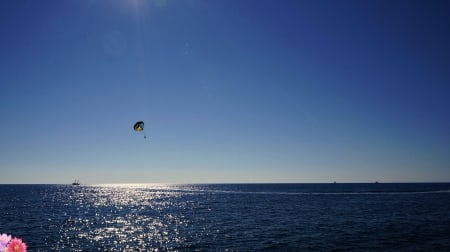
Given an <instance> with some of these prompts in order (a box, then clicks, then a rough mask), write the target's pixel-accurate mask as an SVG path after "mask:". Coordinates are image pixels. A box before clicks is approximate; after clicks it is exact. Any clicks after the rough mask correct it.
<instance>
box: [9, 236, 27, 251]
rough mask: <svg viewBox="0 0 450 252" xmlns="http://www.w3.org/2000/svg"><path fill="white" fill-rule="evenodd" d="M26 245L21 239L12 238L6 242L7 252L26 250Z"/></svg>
mask: <svg viewBox="0 0 450 252" xmlns="http://www.w3.org/2000/svg"><path fill="white" fill-rule="evenodd" d="M26 251H27V245H26V244H25V243H24V242H22V239H18V238H14V239H12V240H11V241H10V242H9V243H8V252H26Z"/></svg>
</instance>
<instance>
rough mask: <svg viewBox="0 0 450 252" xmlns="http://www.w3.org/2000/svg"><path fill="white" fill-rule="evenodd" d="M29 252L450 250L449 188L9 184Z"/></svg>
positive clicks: (6, 224) (0, 218)
mask: <svg viewBox="0 0 450 252" xmlns="http://www.w3.org/2000/svg"><path fill="white" fill-rule="evenodd" d="M0 198H1V199H2V200H1V201H0V233H8V234H12V235H13V236H17V237H20V238H22V239H23V240H24V242H26V243H27V245H28V247H29V251H105V250H106V251H139V250H141V251H157V250H158V251H253V250H258V251H260V250H266V251H267V250H269V251H309V250H311V251H349V250H353V251H354V250H356V251H450V184H438V183H433V184H384V183H380V184H339V183H338V184H210V185H151V184H143V185H97V186H69V185H0Z"/></svg>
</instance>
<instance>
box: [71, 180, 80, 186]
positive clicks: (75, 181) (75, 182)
mask: <svg viewBox="0 0 450 252" xmlns="http://www.w3.org/2000/svg"><path fill="white" fill-rule="evenodd" d="M72 185H80V181H79V180H78V179H75V180H74V181H73V182H72Z"/></svg>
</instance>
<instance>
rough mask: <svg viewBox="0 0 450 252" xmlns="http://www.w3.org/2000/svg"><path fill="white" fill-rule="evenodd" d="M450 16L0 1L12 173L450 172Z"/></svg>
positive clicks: (141, 178) (4, 114)
mask: <svg viewBox="0 0 450 252" xmlns="http://www.w3.org/2000/svg"><path fill="white" fill-rule="evenodd" d="M449 13H450V2H449V1H438V0H433V1H412V0H404V1H398V0H377V1H359V0H357V1H346V0H344V1H300V0H298V1H297V0H289V1H288V0H283V1H265V0H247V1H241V0H226V1H225V0H223V1H200V0H199V1H194V0H188V1H175V0H167V1H165V0H154V1H144V0H142V1H140V0H129V1H60V0H58V1H56V0H55V1H46V0H45V1H12V0H11V1H1V2H0V69H1V72H0V116H1V117H0V118H1V123H0V172H1V176H0V183H70V182H72V180H73V179H75V178H79V179H80V180H81V182H83V183H87V184H93V183H155V182H157V183H165V182H167V183H196V182H198V183H205V182H206V183H215V182H332V181H337V182H373V181H376V180H378V181H382V182H395V181H397V182H408V181H423V182H428V181H450V46H449V45H450V15H449ZM138 120H143V121H145V126H146V128H145V132H146V134H147V139H144V138H143V134H139V133H136V132H134V131H133V129H132V126H133V124H134V122H136V121H138Z"/></svg>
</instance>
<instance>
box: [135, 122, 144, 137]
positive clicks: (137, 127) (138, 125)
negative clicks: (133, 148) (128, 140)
mask: <svg viewBox="0 0 450 252" xmlns="http://www.w3.org/2000/svg"><path fill="white" fill-rule="evenodd" d="M133 129H134V131H138V132H141V131H144V122H143V121H139V122H137V123H135V124H134V126H133ZM144 138H147V136H146V135H145V134H144Z"/></svg>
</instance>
